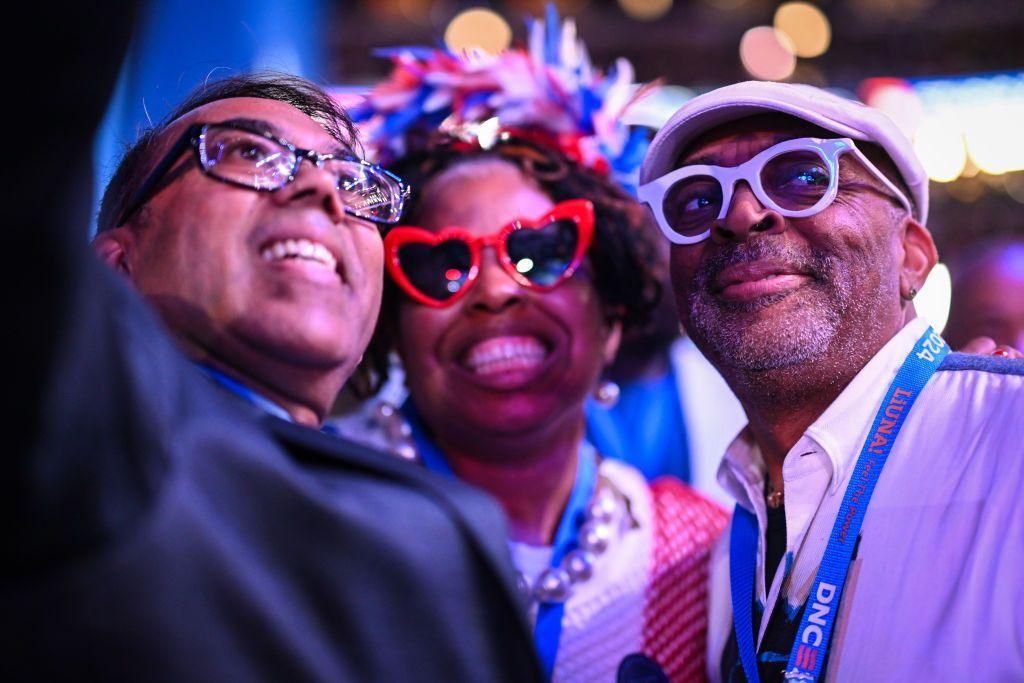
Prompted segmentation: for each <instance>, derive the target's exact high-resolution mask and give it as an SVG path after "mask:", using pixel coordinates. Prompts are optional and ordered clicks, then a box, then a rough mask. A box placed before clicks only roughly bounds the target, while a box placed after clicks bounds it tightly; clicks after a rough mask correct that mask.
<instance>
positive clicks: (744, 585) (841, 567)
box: [729, 327, 949, 683]
mask: <svg viewBox="0 0 1024 683" xmlns="http://www.w3.org/2000/svg"><path fill="white" fill-rule="evenodd" d="M948 353H949V347H948V346H947V345H946V342H945V341H943V339H942V337H940V336H939V335H938V333H937V332H935V330H933V329H932V328H931V327H929V328H928V329H927V330H925V333H924V334H923V335H922V336H921V338H920V339H918V340H917V343H916V344H915V345H914V348H913V349H912V350H911V352H910V354H909V355H908V356H907V358H906V359H905V360H904V361H903V365H901V366H900V369H899V371H898V372H897V373H896V378H895V379H894V380H893V381H892V384H890V385H889V389H888V390H887V391H886V393H885V398H883V399H882V405H881V406H880V407H879V409H878V413H877V414H876V415H875V420H874V422H872V424H871V430H870V431H869V432H868V437H867V439H866V440H865V441H864V445H863V446H862V447H861V450H860V455H859V456H858V458H857V464H856V466H855V468H854V470H853V474H852V475H851V477H850V483H849V484H847V486H846V492H845V494H844V495H843V502H842V504H841V505H840V506H839V512H838V514H837V515H836V521H835V524H834V525H833V527H832V533H831V535H830V536H829V539H828V545H827V546H826V547H825V554H824V555H823V556H822V560H821V566H820V567H819V568H818V573H817V575H816V576H815V577H814V583H813V584H812V585H811V592H810V594H809V595H808V596H807V604H806V606H805V607H804V614H803V618H802V619H801V620H800V627H799V628H798V629H797V632H796V640H795V642H794V643H793V649H792V650H791V651H790V654H789V663H788V664H787V665H786V673H785V675H786V680H787V681H800V682H801V683H812V682H814V681H817V680H818V677H819V676H820V674H821V670H822V667H823V665H824V664H825V657H826V653H827V652H828V645H829V638H830V636H831V634H832V627H833V625H834V624H835V620H836V614H837V613H838V611H839V599H840V597H841V596H842V594H843V585H844V584H845V583H846V575H847V572H848V571H849V568H850V562H851V560H852V559H853V550H854V547H855V546H856V545H857V537H858V536H859V535H860V528H861V525H862V524H863V522H864V514H865V512H866V511H867V508H868V503H869V502H870V501H871V494H872V493H874V490H875V484H876V483H877V482H878V476H879V474H881V472H882V468H883V467H884V466H885V461H886V459H887V458H888V457H889V453H890V451H891V450H892V446H893V444H894V443H895V442H896V437H897V436H898V435H899V433H900V430H901V429H902V428H903V423H904V421H905V420H906V418H907V414H908V413H909V412H910V409H911V407H913V405H914V401H916V400H917V397H918V396H919V395H920V393H921V390H922V389H924V387H925V385H926V384H927V383H928V380H929V379H930V378H931V376H932V375H933V374H934V373H935V371H936V370H937V369H938V367H939V364H940V363H942V359H943V358H945V357H946V354H948ZM759 538H760V533H759V531H758V526H757V518H756V517H755V516H754V514H753V513H752V512H750V511H748V510H747V509H746V508H744V507H741V506H739V505H737V506H736V511H735V513H734V514H733V521H732V530H731V539H730V544H729V566H730V571H729V573H730V587H731V590H732V613H733V628H734V629H735V631H736V644H737V648H738V650H739V659H740V663H741V664H742V666H743V672H744V673H745V674H746V677H747V681H748V682H749V683H760V678H759V676H758V671H757V647H756V645H755V643H754V629H753V613H752V609H751V606H752V605H753V600H754V577H755V575H756V572H757V545H758V540H759Z"/></svg>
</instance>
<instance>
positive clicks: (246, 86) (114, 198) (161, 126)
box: [97, 73, 361, 232]
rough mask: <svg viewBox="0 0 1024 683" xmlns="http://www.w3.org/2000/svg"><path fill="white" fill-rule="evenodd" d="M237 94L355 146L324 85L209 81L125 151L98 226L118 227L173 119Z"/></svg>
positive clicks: (282, 78)
mask: <svg viewBox="0 0 1024 683" xmlns="http://www.w3.org/2000/svg"><path fill="white" fill-rule="evenodd" d="M235 97H256V98H259V99H264V100H276V101H278V102H284V103H285V104H290V105H292V106H293V107H295V108H296V109H298V110H299V111H301V112H303V113H304V114H306V115H307V116H309V117H310V118H311V119H313V120H314V121H316V122H317V123H319V124H320V125H321V126H323V128H324V130H326V131H327V133H328V134H329V135H330V136H331V137H332V138H334V139H335V140H337V141H338V143H339V144H341V145H342V146H343V147H344V148H345V149H350V150H355V149H356V148H357V146H358V144H359V143H358V139H357V137H356V130H355V126H354V125H353V124H352V120H351V119H350V118H349V117H348V114H346V113H345V111H344V110H343V109H342V108H341V107H339V106H338V104H337V103H335V101H334V100H333V99H332V98H331V96H330V95H328V94H327V93H326V92H324V90H323V89H322V88H320V87H319V86H317V85H316V84H315V83H312V82H310V81H307V80H306V79H304V78H299V77H298V76H290V75H288V74H279V73H259V74H245V75H241V76H229V77H227V78H223V79H218V80H215V81H210V82H207V83H204V84H203V85H201V86H199V87H198V88H196V89H195V90H193V91H192V93H191V94H189V96H188V97H186V98H185V101H184V102H182V103H181V104H179V105H178V106H177V108H175V109H174V111H172V112H171V113H170V114H168V115H167V116H166V117H164V118H163V119H162V120H161V121H160V122H158V123H156V124H155V125H153V126H151V127H150V128H148V129H146V130H145V131H144V132H143V133H142V134H141V135H140V136H139V138H138V139H137V140H136V141H135V142H134V143H133V144H132V145H131V146H130V147H129V148H128V150H127V151H126V152H125V153H124V156H122V157H121V161H120V162H118V165H117V170H116V171H115V172H114V175H113V177H112V178H111V179H110V182H109V183H108V184H107V187H106V190H104V192H103V199H102V200H101V201H100V214H99V218H98V220H97V230H98V231H99V232H102V231H104V230H109V229H110V228H113V227H116V225H115V223H116V221H117V220H118V218H119V217H120V216H121V214H122V213H123V212H124V210H125V208H126V207H125V205H126V204H127V203H128V201H129V200H130V199H131V198H132V196H133V195H134V194H135V192H136V191H137V190H138V188H139V186H140V185H141V184H142V183H143V182H144V181H145V178H146V174H147V172H148V171H149V170H150V169H151V168H152V167H153V165H154V164H155V163H156V160H155V159H154V158H153V157H154V155H155V153H156V151H157V150H158V149H160V138H161V137H162V135H163V133H164V131H166V130H167V127H168V126H169V125H170V124H171V123H172V122H174V121H176V120H177V119H179V118H181V117H182V116H184V115H185V114H187V113H189V112H190V111H192V110H193V109H198V108H199V107H201V106H203V105H204V104H209V103H210V102H216V101H218V100H227V99H232V98H235ZM360 156H361V155H360Z"/></svg>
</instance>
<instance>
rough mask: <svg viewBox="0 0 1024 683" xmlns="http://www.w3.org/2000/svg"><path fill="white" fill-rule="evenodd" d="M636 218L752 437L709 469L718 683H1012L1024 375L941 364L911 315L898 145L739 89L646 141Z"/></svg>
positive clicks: (920, 217) (836, 108) (996, 362)
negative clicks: (648, 232)
mask: <svg viewBox="0 0 1024 683" xmlns="http://www.w3.org/2000/svg"><path fill="white" fill-rule="evenodd" d="M640 198H641V200H643V201H644V202H646V203H647V204H648V205H649V206H650V208H651V210H652V212H653V213H654V215H655V218H656V219H657V221H658V224H659V225H660V227H661V229H662V231H663V232H664V234H665V236H666V238H668V239H669V241H671V242H672V243H673V245H672V255H671V268H672V281H673V290H674V293H675V297H676V303H677V307H678V310H679V315H680V318H681V319H682V322H683V324H684V325H685V327H686V329H687V332H688V333H689V335H690V336H691V337H692V338H693V340H694V342H695V343H696V344H697V346H698V347H699V348H700V349H701V351H702V352H703V353H704V354H705V355H706V356H707V357H708V358H709V359H710V361H711V362H712V363H713V364H714V365H715V367H716V368H717V369H718V370H719V372H721V374H722V376H723V377H725V379H726V381H727V382H728V384H729V386H730V387H731V388H732V390H733V391H734V392H735V394H736V395H737V396H738V397H739V399H740V402H741V403H742V405H743V408H744V410H745V411H746V414H747V418H748V421H749V424H748V425H747V426H746V427H745V428H744V430H743V431H742V432H741V433H740V435H739V436H738V437H737V438H736V439H735V440H734V441H733V443H732V444H731V445H730V446H729V448H728V450H727V452H726V454H725V458H724V460H723V462H722V465H721V467H720V470H719V480H720V482H721V483H722V485H723V486H724V487H725V488H726V489H727V490H728V491H729V492H730V493H732V494H733V495H734V496H735V498H736V500H737V502H738V503H737V506H736V510H735V513H734V516H733V522H732V525H731V527H730V530H729V533H727V534H726V537H725V538H724V539H723V542H722V543H721V544H720V547H719V552H718V554H717V557H716V559H715V561H714V562H713V566H712V578H711V581H712V604H711V608H710V609H711V611H710V626H709V643H708V649H709V659H708V670H709V671H708V672H709V675H710V676H711V678H712V679H713V680H726V681H749V682H751V683H753V682H754V681H782V680H793V681H815V680H827V681H966V680H971V681H1010V680H1022V679H1024V505H1022V503H1021V502H1020V496H1021V492H1022V491H1024V361H1020V360H1013V359H1009V358H1000V357H996V356H990V357H982V356H968V355H963V354H957V353H950V352H949V347H948V346H947V345H946V344H945V342H944V341H943V340H942V338H941V337H940V336H939V335H938V334H937V333H936V332H935V331H934V330H932V329H931V328H930V327H929V325H928V322H927V321H926V320H924V319H922V318H918V317H917V316H916V313H915V311H914V306H913V303H912V301H913V298H914V296H915V295H916V294H917V292H918V290H920V288H921V286H922V284H923V283H924V281H925V278H926V277H927V275H928V272H929V271H930V270H931V268H932V267H933V266H934V265H935V262H936V260H937V254H936V251H935V246H934V243H933V241H932V238H931V235H930V234H929V232H928V230H927V228H926V227H925V224H926V221H927V215H928V180H927V176H926V175H925V172H924V169H923V168H922V166H921V163H920V161H919V160H918V159H917V157H916V155H915V154H914V151H913V148H912V147H911V145H910V143H909V141H908V140H907V139H906V138H905V137H904V136H903V135H902V134H901V133H900V131H899V130H898V129H897V128H896V127H895V125H894V124H893V123H892V122H891V121H890V120H889V119H888V118H887V117H886V116H885V115H884V114H882V113H881V112H879V111H877V110H874V109H871V108H868V107H866V106H863V105H861V104H858V103H856V102H852V101H850V100H847V99H844V98H841V97H838V96H835V95H832V94H830V93H828V92H825V91H823V90H819V89H816V88H811V87H809V86H802V85H790V84H780V83H759V82H749V83H739V84H735V85H731V86H727V87H724V88H720V89H718V90H714V91H712V92H709V93H707V94H704V95H701V96H699V97H697V98H694V99H693V100H691V101H690V102H688V103H686V104H685V105H684V106H683V107H682V108H681V109H680V110H679V111H678V112H676V114H675V115H674V116H673V117H672V119H671V120H669V122H668V123H667V124H666V125H665V126H664V128H662V130H661V131H660V132H659V133H658V135H657V137H656V138H655V139H654V142H653V144H652V145H651V147H650V150H649V151H648V153H647V158H646V160H645V162H644V165H643V169H642V171H641V187H640Z"/></svg>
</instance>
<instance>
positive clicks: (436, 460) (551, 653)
mask: <svg viewBox="0 0 1024 683" xmlns="http://www.w3.org/2000/svg"><path fill="white" fill-rule="evenodd" d="M401 412H402V415H403V416H404V417H405V419H406V421H407V422H408V423H409V426H410V428H411V429H412V438H413V441H414V443H415V444H416V450H417V451H418V452H419V456H420V458H421V459H422V460H423V464H424V466H426V468H427V469H429V470H432V471H434V472H437V473H438V474H443V475H445V476H448V477H453V478H454V477H455V473H454V472H452V468H451V466H449V464H448V461H447V460H446V459H445V457H444V454H443V453H442V452H441V449H439V448H438V447H437V444H435V443H434V442H433V440H432V439H431V438H430V437H429V436H428V435H427V432H426V426H425V425H424V424H423V421H422V420H421V419H420V416H419V412H418V411H417V410H416V407H415V406H414V405H413V403H412V401H406V402H405V404H404V405H403V406H402V408H401ZM596 486H597V453H596V451H595V450H594V448H593V446H591V445H590V444H589V443H588V442H586V441H584V442H583V443H581V444H580V454H579V460H578V464H577V467H576V481H575V482H574V483H573V486H572V492H571V493H570V494H569V501H568V503H566V506H565V511H564V512H563V513H562V519H561V520H559V522H558V529H557V531H556V532H555V543H554V552H553V553H552V555H551V566H552V567H558V566H559V565H561V563H562V559H563V558H564V557H565V556H566V555H567V554H568V553H570V552H572V551H573V550H575V549H576V547H577V533H578V531H579V528H580V525H581V524H583V520H584V519H585V516H586V515H585V512H584V510H585V508H586V506H587V503H588V502H590V499H591V498H592V497H593V495H594V489H595V487H596ZM564 614H565V603H562V602H542V603H541V604H540V605H538V607H537V623H536V625H535V626H534V629H533V642H534V644H535V645H536V647H537V653H538V654H539V655H540V661H541V668H542V669H543V671H544V678H545V680H549V681H550V680H551V674H552V672H553V671H554V669H555V659H556V658H557V656H558V644H559V641H560V640H561V638H562V617H563V616H564Z"/></svg>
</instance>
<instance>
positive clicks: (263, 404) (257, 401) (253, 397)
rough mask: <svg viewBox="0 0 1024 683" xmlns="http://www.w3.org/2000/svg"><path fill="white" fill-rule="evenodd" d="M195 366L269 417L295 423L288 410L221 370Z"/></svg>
mask: <svg viewBox="0 0 1024 683" xmlns="http://www.w3.org/2000/svg"><path fill="white" fill-rule="evenodd" d="M195 366H196V367H197V368H198V369H199V371H200V372H202V373H203V374H204V375H206V376H207V377H209V378H210V379H211V380H213V381H214V382H216V383H217V384H219V385H220V386H221V387H222V388H224V389H227V390H228V391H230V392H231V393H232V394H234V395H235V396H238V397H239V398H240V399H242V400H243V401H245V402H247V403H250V404H252V405H254V406H256V407H257V408H259V409H260V410H262V411H263V412H265V413H267V414H269V415H273V416H274V417H279V418H281V419H282V420H286V421H288V422H294V420H292V416H291V414H289V413H288V411H287V410H285V409H284V408H282V407H281V406H279V405H277V404H276V403H274V402H273V401H271V400H270V399H268V398H266V397H265V396H261V395H260V394H257V393H256V392H255V391H253V390H252V389H250V388H249V387H247V386H245V385H244V384H241V383H240V382H237V381H235V380H234V379H232V378H230V377H228V376H227V375H225V374H224V373H223V372H221V371H220V370H216V369H214V368H212V367H210V366H209V365H204V364H203V363H195Z"/></svg>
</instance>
